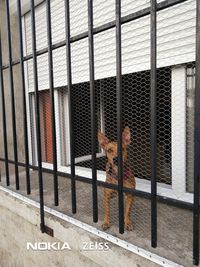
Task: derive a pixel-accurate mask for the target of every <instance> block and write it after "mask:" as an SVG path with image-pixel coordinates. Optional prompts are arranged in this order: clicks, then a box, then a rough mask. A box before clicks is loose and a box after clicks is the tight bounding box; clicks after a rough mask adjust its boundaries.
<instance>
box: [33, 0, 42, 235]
mask: <svg viewBox="0 0 200 267" xmlns="http://www.w3.org/2000/svg"><path fill="white" fill-rule="evenodd" d="M31 22H32V25H31V26H32V49H33V76H34V86H35V121H36V133H37V134H36V136H37V156H38V176H39V177H38V178H39V197H40V220H41V224H40V229H41V232H42V233H44V232H45V222H44V195H43V193H44V192H43V175H42V153H41V139H40V137H41V131H40V107H39V90H38V72H37V55H36V28H35V7H34V0H31Z"/></svg>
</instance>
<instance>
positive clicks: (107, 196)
mask: <svg viewBox="0 0 200 267" xmlns="http://www.w3.org/2000/svg"><path fill="white" fill-rule="evenodd" d="M112 195H113V190H111V189H104V192H103V208H104V221H103V224H102V228H103V230H106V229H108V228H109V227H110V200H111V198H112Z"/></svg>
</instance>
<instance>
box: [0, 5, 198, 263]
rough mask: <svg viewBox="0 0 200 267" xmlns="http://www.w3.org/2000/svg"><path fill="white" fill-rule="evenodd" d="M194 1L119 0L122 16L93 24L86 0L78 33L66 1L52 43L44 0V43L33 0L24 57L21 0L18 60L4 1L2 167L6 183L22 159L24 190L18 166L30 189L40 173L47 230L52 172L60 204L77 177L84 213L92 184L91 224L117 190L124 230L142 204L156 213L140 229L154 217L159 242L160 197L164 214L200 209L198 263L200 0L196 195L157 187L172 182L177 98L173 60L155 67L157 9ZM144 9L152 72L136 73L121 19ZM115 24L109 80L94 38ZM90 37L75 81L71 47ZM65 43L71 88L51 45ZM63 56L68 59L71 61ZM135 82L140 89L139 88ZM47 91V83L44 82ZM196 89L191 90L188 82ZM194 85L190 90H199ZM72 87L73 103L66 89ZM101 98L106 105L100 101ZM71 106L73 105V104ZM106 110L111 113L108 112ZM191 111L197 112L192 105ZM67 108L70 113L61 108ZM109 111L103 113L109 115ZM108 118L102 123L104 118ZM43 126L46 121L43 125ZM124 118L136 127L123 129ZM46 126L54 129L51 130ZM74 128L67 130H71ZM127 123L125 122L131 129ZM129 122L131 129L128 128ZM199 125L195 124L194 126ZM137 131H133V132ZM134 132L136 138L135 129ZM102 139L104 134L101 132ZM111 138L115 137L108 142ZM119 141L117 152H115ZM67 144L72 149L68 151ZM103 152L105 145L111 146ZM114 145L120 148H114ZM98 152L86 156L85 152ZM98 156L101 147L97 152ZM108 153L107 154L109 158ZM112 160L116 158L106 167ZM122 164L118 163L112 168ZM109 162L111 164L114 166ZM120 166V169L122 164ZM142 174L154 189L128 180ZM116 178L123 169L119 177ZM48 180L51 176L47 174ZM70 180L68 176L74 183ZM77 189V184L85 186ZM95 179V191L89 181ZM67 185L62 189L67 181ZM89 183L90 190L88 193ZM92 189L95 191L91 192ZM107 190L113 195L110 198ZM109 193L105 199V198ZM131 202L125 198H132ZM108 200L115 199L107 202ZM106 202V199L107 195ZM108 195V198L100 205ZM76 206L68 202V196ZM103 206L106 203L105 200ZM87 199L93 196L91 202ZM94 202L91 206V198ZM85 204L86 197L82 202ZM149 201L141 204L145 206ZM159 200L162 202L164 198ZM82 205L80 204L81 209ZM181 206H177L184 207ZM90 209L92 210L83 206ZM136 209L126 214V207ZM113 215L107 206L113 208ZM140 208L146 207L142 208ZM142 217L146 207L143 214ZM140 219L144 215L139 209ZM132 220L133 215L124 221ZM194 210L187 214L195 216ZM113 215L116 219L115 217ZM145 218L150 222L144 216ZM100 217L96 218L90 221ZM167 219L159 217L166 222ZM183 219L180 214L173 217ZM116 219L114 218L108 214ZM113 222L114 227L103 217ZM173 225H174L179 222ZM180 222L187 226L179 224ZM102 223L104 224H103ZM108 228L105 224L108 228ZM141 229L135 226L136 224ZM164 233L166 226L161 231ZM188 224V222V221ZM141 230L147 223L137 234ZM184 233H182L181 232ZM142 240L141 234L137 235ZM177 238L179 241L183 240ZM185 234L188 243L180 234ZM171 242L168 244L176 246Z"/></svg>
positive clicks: (192, 149) (191, 118)
mask: <svg viewBox="0 0 200 267" xmlns="http://www.w3.org/2000/svg"><path fill="white" fill-rule="evenodd" d="M184 2H187V1H186V0H166V1H162V2H159V3H157V1H156V0H151V2H150V6H149V7H147V8H145V9H142V10H139V11H136V12H134V13H132V14H129V15H126V16H123V17H122V16H121V1H120V0H116V2H115V20H114V21H110V22H109V23H106V24H104V25H101V26H98V27H94V25H93V1H92V0H88V31H86V32H83V33H80V34H78V35H76V36H71V34H70V21H71V20H70V1H64V3H65V37H66V38H65V40H63V41H60V42H58V43H54V44H53V43H52V24H51V19H52V18H51V1H50V0H46V1H45V3H43V4H45V6H46V15H47V17H46V22H47V24H46V31H47V41H48V46H47V47H46V48H43V49H41V50H38V49H37V42H36V41H37V36H36V18H35V9H36V8H35V5H34V0H31V1H30V9H31V10H30V12H31V28H32V29H31V30H32V53H31V54H28V55H25V53H24V44H23V42H24V41H23V34H24V32H23V27H22V19H21V18H22V14H21V0H17V17H18V25H19V27H18V31H19V55H18V59H17V60H13V55H12V49H13V46H14V45H15V44H14V43H13V42H12V38H11V35H12V32H11V25H10V5H9V0H6V1H5V5H6V22H7V40H8V48H7V49H8V59H9V61H8V64H7V65H6V64H3V61H2V43H3V41H4V40H2V39H0V85H1V86H0V88H1V106H2V116H1V119H2V125H3V128H2V131H3V135H2V137H3V139H2V140H1V146H2V147H3V150H4V157H2V158H1V159H0V160H1V162H4V164H5V165H4V166H3V165H1V166H2V170H1V174H2V180H3V173H5V180H6V185H7V186H9V185H10V170H9V168H10V166H14V174H15V185H16V190H20V168H23V169H25V171H26V175H25V177H26V191H27V194H28V195H29V194H31V179H32V178H31V173H32V172H33V171H34V173H35V172H36V171H37V172H38V178H39V183H38V184H39V187H38V189H39V201H40V218H41V231H42V232H43V233H44V232H48V227H47V226H46V224H45V212H44V189H45V187H44V181H43V180H44V177H43V176H44V174H45V175H46V174H49V175H51V176H52V177H53V192H54V205H55V206H59V204H60V203H59V202H60V198H59V177H64V178H67V179H68V180H69V181H70V183H71V193H70V195H71V212H72V214H76V213H77V214H78V212H79V204H80V203H81V201H83V199H82V200H81V201H80V200H79V201H80V202H79V201H77V199H79V197H80V194H81V191H80V188H79V187H80V186H82V185H83V186H82V188H84V190H85V191H84V192H88V194H87V198H88V200H89V202H90V204H91V203H92V207H91V211H92V218H93V222H95V223H98V221H99V213H100V212H101V213H102V209H104V212H105V209H107V208H108V207H107V205H109V201H110V199H109V200H108V199H107V198H112V196H111V195H112V194H116V193H117V196H118V207H116V206H114V207H112V209H115V213H116V210H117V213H116V214H114V217H115V216H116V218H117V221H118V231H119V233H120V234H122V235H123V234H124V232H125V230H127V229H128V230H132V229H129V228H132V226H131V225H127V222H126V218H127V217H126V216H129V215H130V214H129V213H131V212H132V213H133V214H134V210H135V214H137V213H138V214H140V215H141V214H142V211H141V210H142V209H145V210H146V211H147V213H149V219H147V217H148V215H145V216H146V217H144V218H143V219H144V220H143V219H142V218H140V219H138V221H140V224H141V227H142V228H143V231H145V230H144V229H145V227H147V226H146V223H147V224H148V226H149V224H150V227H151V228H150V229H151V231H150V236H149V238H150V240H151V246H152V247H153V248H156V247H157V243H158V244H159V235H160V234H159V235H158V234H157V233H158V228H159V227H161V226H162V224H161V223H160V221H159V216H164V215H163V210H161V208H159V209H158V205H166V207H164V208H162V209H164V210H166V213H167V212H168V214H170V209H171V208H172V207H174V210H173V211H171V212H172V213H173V212H175V213H176V211H177V215H175V216H174V217H173V219H174V220H175V219H176V216H177V220H179V219H180V221H181V220H184V215H180V216H179V215H178V212H179V209H181V212H182V210H183V211H184V210H186V211H190V212H192V213H193V221H192V219H191V220H190V222H192V223H193V226H192V227H193V230H192V232H191V234H193V263H194V264H195V265H199V240H200V239H199V194H200V192H199V186H200V185H199V178H200V164H199V163H200V1H198V0H196V48H195V53H196V55H195V57H196V60H195V62H194V61H193V60H191V62H190V63H187V79H188V80H187V87H188V88H190V87H191V86H192V85H191V81H190V80H189V79H191V77H193V83H194V84H195V85H193V87H191V88H193V91H188V97H189V98H191V99H192V100H194V109H193V110H192V111H191V112H190V107H188V110H187V114H189V115H187V136H189V135H190V132H191V138H193V139H192V141H191V138H190V139H189V141H187V150H188V151H189V152H188V153H189V154H187V155H188V158H187V159H186V160H187V164H188V165H187V173H188V176H191V179H190V180H191V183H192V184H191V183H189V182H188V184H187V187H188V188H189V189H188V190H190V191H191V192H192V194H193V202H192V203H190V202H188V201H184V200H179V199H175V198H173V197H171V196H170V195H169V196H164V195H162V194H160V193H157V186H158V184H159V183H164V184H165V185H167V186H170V185H172V173H171V168H172V167H171V161H172V159H171V153H172V151H171V150H172V144H171V142H172V141H171V134H172V128H171V119H172V114H171V108H172V107H171V102H172V101H173V99H172V98H173V95H172V94H171V84H172V81H171V69H172V68H171V66H168V67H163V68H158V67H157V15H158V14H159V12H160V11H162V10H165V9H168V8H172V7H175V6H179V4H181V3H184ZM145 16H150V67H151V68H150V70H147V71H143V72H133V73H129V74H123V73H122V65H123V60H122V59H123V56H122V26H123V25H125V24H127V23H130V22H132V21H136V20H138V19H141V18H143V17H145ZM113 28H115V30H116V32H115V33H116V77H110V78H105V79H101V80H96V79H95V53H94V52H95V44H94V37H95V36H96V35H98V34H101V33H105V34H106V32H107V31H108V30H110V29H113ZM86 38H87V39H88V49H89V82H83V83H80V84H73V82H72V52H71V46H72V44H73V43H75V42H78V41H80V40H83V39H86ZM61 47H66V59H65V60H66V61H65V62H66V65H67V68H66V70H67V86H66V87H63V88H55V86H54V65H53V51H55V50H57V49H59V48H61ZM44 54H47V55H48V69H49V74H48V75H49V88H48V89H49V90H48V91H45V90H43V91H40V89H39V83H38V57H39V56H41V55H44ZM30 60H32V66H33V81H34V92H32V93H31V94H30V96H29V98H27V96H26V75H25V73H26V71H25V64H26V62H28V61H30ZM63 64H65V63H64V62H63ZM18 65H19V66H20V72H21V74H20V76H21V80H22V86H21V89H22V106H23V137H24V159H25V161H24V162H21V161H19V160H18V150H19V145H18V137H17V125H16V102H15V101H16V100H15V98H16V96H15V94H16V91H15V81H14V80H15V79H14V70H13V69H14V67H15V66H18ZM6 71H8V73H9V81H10V84H9V87H10V100H9V101H10V102H8V98H6V97H5V81H4V77H5V72H6ZM163 84H164V85H163ZM133 87H134V88H136V89H135V90H133ZM46 89H47V88H46ZM6 90H7V88H6ZM188 90H189V89H188ZM191 90H192V89H191ZM55 91H58V94H60V96H61V97H60V102H59V107H58V108H59V109H61V111H60V113H61V114H66V113H67V114H68V115H66V116H68V120H69V127H64V126H63V125H64V121H65V118H64V119H63V120H62V122H61V123H60V124H59V126H60V128H62V127H63V129H64V128H65V130H63V131H62V138H61V139H62V140H63V141H61V143H62V149H61V150H62V151H60V154H62V155H64V156H63V157H64V158H63V159H62V161H63V165H66V166H69V167H70V169H69V170H70V171H69V172H65V171H62V170H60V169H59V168H58V142H57V131H58V129H57V124H56V116H57V114H56V112H57V111H56V104H55ZM66 93H67V95H68V102H67V106H66V102H65V100H64V99H65V95H66ZM27 101H29V102H30V103H29V106H30V110H29V113H30V118H29V117H28V115H27V105H28V103H27ZM102 103H103V104H102ZM6 105H11V113H10V117H11V122H12V134H13V151H14V154H13V155H14V158H13V159H11V158H10V157H9V143H8V138H7V135H8V130H7V129H8V122H7V117H8V114H7V112H6ZM66 107H67V111H66ZM102 112H103V115H102ZM189 112H190V113H189ZM63 116H65V115H63ZM102 116H103V117H102ZM29 119H30V121H31V131H30V134H29V132H28V120H29ZM102 124H103V126H102ZM44 125H45V126H44ZM125 126H128V127H129V128H128V127H126V128H125ZM45 127H46V128H45ZM66 128H67V130H66ZM124 129H125V130H124ZM128 129H129V130H128ZM192 129H193V130H192ZM65 131H69V140H70V142H69V143H70V144H69V147H67V148H66V147H65V145H64V143H65V141H66V136H65V134H66V132H65ZM98 131H103V132H104V134H105V135H103V134H102V133H101V134H102V135H101V134H99V136H100V137H99V139H98ZM130 132H131V133H130ZM130 134H131V137H130ZM101 138H103V139H101ZM30 139H31V142H32V147H34V148H33V149H32V150H33V151H32V154H33V158H34V160H30V145H29V142H30ZM130 139H131V144H130V147H129V150H130V151H129V154H128V157H129V161H130V163H129V166H128V174H127V166H126V164H125V163H124V162H125V161H126V160H125V158H126V156H125V155H126V149H127V147H128V146H129V143H130ZM110 140H112V142H111V141H110ZM109 144H112V145H113V147H111V148H109V149H111V152H109V151H108V148H107V147H106V146H108V145H109ZM116 149H117V150H116ZM67 150H69V151H70V153H69V151H67ZM104 150H105V152H104ZM114 150H116V151H114ZM112 153H113V155H114V156H113V158H117V160H118V162H117V163H116V164H114V159H113V158H112V159H111V161H110V162H112V164H113V165H112V164H111V165H112V166H111V167H110V166H109V165H106V162H108V160H109V157H112V155H111V156H109V155H110V154H112ZM66 154H69V155H70V156H69V158H68V160H69V162H68V164H67V163H66V161H67V159H66V158H65V157H67V156H66ZM88 154H89V155H91V157H89V158H87V159H83V160H77V158H79V159H80V158H81V157H83V158H84V155H88ZM99 154H102V155H103V156H102V155H100V156H99ZM105 155H106V156H107V158H106V157H105ZM43 162H48V163H50V164H52V169H51V168H48V167H44V165H43V164H42V163H43ZM107 166H109V167H108V168H107ZM113 166H114V167H113ZM77 167H80V170H82V169H81V168H83V169H84V168H86V169H90V170H92V175H91V177H92V179H89V178H88V177H85V176H84V172H83V175H81V172H79V173H78V174H77V170H78V169H77ZM110 168H111V169H110ZM112 168H115V172H116V175H115V172H114V171H113V169H112ZM102 172H106V176H107V178H106V181H102V180H101V179H98V177H99V175H100V173H102ZM113 172H114V174H113ZM132 172H133V173H134V175H135V176H136V177H140V178H141V179H143V180H145V181H149V185H150V192H147V191H145V190H142V189H141V190H140V189H138V188H137V181H136V188H135V185H134V183H135V182H130V183H129V182H127V180H129V177H128V178H127V179H125V178H124V176H126V175H128V176H133V174H132ZM114 176H116V177H114ZM45 179H46V178H45ZM68 186H70V185H69V183H68ZM77 187H78V188H77ZM86 187H87V189H86ZM62 190H64V189H63V188H62ZM87 190H88V191H87ZM91 190H92V191H91ZM108 195H109V196H108ZM105 198H106V199H105ZM127 199H129V200H130V205H129V210H126V209H127V203H126V201H127ZM124 200H125V204H124ZM106 201H108V202H106ZM100 202H101V203H100ZM134 202H136V204H135V205H136V206H137V205H138V207H135V208H134V209H133V211H132V206H133V205H134ZM102 203H104V204H102ZM68 204H69V203H68ZM101 204H102V205H103V208H102V207H100V208H99V205H101ZM86 205H87V204H86ZM88 205H89V204H88ZM80 206H81V205H80ZM140 206H141V209H140V208H139V207H140ZM159 207H160V206H159ZM80 209H81V208H80ZM176 209H177V210H176ZM83 212H84V211H83ZM127 212H128V215H127ZM107 216H108V217H110V215H109V214H107ZM138 216H139V215H138ZM141 216H142V215H141ZM136 217H137V216H136ZM124 218H125V220H124ZM188 218H189V217H188ZM107 219H108V218H107ZM145 220H147V222H144V221H145ZM91 223H92V219H91ZM159 223H160V225H159ZM176 223H177V222H176V221H174V224H176ZM108 224H109V219H108ZM104 226H105V229H106V228H108V227H109V225H105V221H104ZM172 227H173V226H172ZM180 228H181V227H180ZM105 229H104V230H105ZM106 230H107V229H106ZM133 231H134V229H133ZM161 231H162V229H161ZM180 231H181V229H180ZM140 234H141V232H140V231H139V235H140ZM182 235H184V233H182ZM133 242H134V241H133ZM175 242H176V240H175ZM177 242H181V241H180V240H177ZM169 247H170V245H169Z"/></svg>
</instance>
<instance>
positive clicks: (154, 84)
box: [151, 0, 157, 248]
mask: <svg viewBox="0 0 200 267" xmlns="http://www.w3.org/2000/svg"><path fill="white" fill-rule="evenodd" d="M156 5H157V3H156V0H151V245H152V247H154V248H155V247H156V246H157V199H156V196H157V183H156V176H157V160H156V159H157V125H156V124H157V120H156V93H157V69H156V68H157V39H156V38H157V21H156V20H157V18H156Z"/></svg>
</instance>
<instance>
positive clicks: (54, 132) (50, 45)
mask: <svg viewBox="0 0 200 267" xmlns="http://www.w3.org/2000/svg"><path fill="white" fill-rule="evenodd" d="M46 5H47V39H48V60H49V86H50V95H51V123H52V139H53V175H54V203H55V206H58V204H59V199H58V173H57V172H58V166H57V145H56V121H55V101H54V79H53V56H52V30H51V1H50V0H47V1H46Z"/></svg>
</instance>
